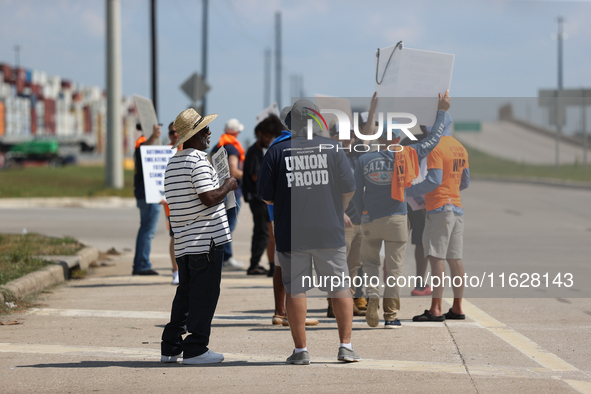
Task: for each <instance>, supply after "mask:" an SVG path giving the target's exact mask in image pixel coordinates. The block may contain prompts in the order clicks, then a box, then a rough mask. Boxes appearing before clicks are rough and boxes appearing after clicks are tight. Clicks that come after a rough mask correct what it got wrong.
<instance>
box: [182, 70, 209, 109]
mask: <svg viewBox="0 0 591 394" xmlns="http://www.w3.org/2000/svg"><path fill="white" fill-rule="evenodd" d="M209 89H211V87H210V86H209V85H208V84H207V82H205V80H204V79H203V77H202V76H201V74H198V73H193V75H191V76H190V77H189V79H187V80H186V81H185V82H183V84H182V85H181V90H182V91H183V92H185V93H186V94H187V96H189V98H190V99H191V100H192V101H193V102H196V101H199V100H201V99H202V98H203V97H204V96H205V94H206V93H207V92H208V91H209Z"/></svg>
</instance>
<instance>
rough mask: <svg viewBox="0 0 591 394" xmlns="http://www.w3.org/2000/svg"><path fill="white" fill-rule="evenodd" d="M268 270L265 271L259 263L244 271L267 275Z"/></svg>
mask: <svg viewBox="0 0 591 394" xmlns="http://www.w3.org/2000/svg"><path fill="white" fill-rule="evenodd" d="M268 272H269V271H267V270H266V269H264V268H263V267H261V266H260V265H257V266H256V267H253V268H249V269H248V270H247V271H246V275H267V273H268Z"/></svg>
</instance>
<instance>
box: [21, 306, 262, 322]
mask: <svg viewBox="0 0 591 394" xmlns="http://www.w3.org/2000/svg"><path fill="white" fill-rule="evenodd" d="M28 314H29V315H37V316H62V317H103V318H104V317H113V318H131V319H162V320H168V319H170V312H160V311H113V310H97V309H52V308H31V309H29V311H28ZM213 319H214V320H237V321H248V320H250V321H257V322H258V321H262V320H267V319H268V317H266V316H258V315H222V314H220V315H215V316H214V317H213Z"/></svg>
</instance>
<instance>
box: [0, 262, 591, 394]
mask: <svg viewBox="0 0 591 394" xmlns="http://www.w3.org/2000/svg"><path fill="white" fill-rule="evenodd" d="M132 257H133V256H131V255H130V254H127V255H123V256H120V257H118V258H116V259H114V260H112V261H109V262H108V263H109V264H113V266H109V267H101V268H97V269H96V270H95V272H94V275H93V276H91V277H89V278H87V279H84V280H78V281H70V282H69V283H67V284H66V285H64V286H61V287H58V288H55V289H53V290H52V291H51V292H50V293H45V294H43V295H42V299H41V300H40V305H39V306H38V307H37V308H34V309H31V310H29V311H28V312H26V313H24V314H13V315H11V316H5V317H3V318H2V321H8V320H14V319H16V320H18V321H20V322H22V324H20V325H12V326H3V327H1V328H0V353H2V357H0V371H2V377H3V378H2V387H4V388H6V389H7V390H8V391H9V392H55V391H64V392H89V391H103V392H115V391H117V392H122V391H124V392H167V391H169V390H171V388H172V387H174V390H175V391H179V390H184V389H193V390H196V391H197V392H235V391H237V390H238V391H240V392H277V391H282V390H285V391H286V392H294V391H304V390H306V391H308V390H310V391H313V392H354V391H360V392H368V391H376V392H379V391H391V390H392V389H393V388H394V389H395V390H396V391H403V392H418V391H422V392H429V391H432V392H480V393H484V392H509V391H511V392H537V393H539V392H563V391H564V392H569V391H572V392H576V391H575V389H578V391H580V392H589V391H588V390H590V389H591V383H590V382H591V379H590V378H589V359H587V360H581V359H580V358H579V359H577V360H576V361H577V362H574V363H572V364H571V363H569V362H567V361H565V359H562V358H560V356H561V355H562V353H560V352H557V353H556V354H553V353H550V352H548V351H547V349H543V348H541V347H539V346H538V345H537V344H536V343H534V342H532V340H531V339H529V338H527V337H525V336H524V335H523V334H521V333H519V332H518V331H517V330H515V329H513V328H512V327H511V325H505V324H504V323H502V322H501V320H497V319H502V318H503V316H502V312H500V311H499V310H498V303H499V301H501V302H502V300H494V301H492V302H491V301H485V300H480V302H478V303H477V302H473V303H472V304H471V303H467V304H466V314H467V315H468V316H472V319H468V321H466V322H447V323H423V324H419V323H412V322H411V321H410V319H411V318H412V315H413V314H414V313H415V312H418V311H420V310H422V309H423V308H425V307H426V306H427V305H428V299H425V298H419V299H417V298H412V299H409V298H405V299H403V300H402V316H401V317H402V321H403V327H402V328H401V329H398V330H384V329H383V328H382V325H380V327H379V328H375V329H371V328H369V327H368V326H367V325H366V324H365V321H364V320H363V318H355V323H354V333H353V344H354V346H355V349H356V350H357V351H358V352H359V353H360V354H361V355H362V357H363V358H364V361H362V362H360V363H354V364H342V363H339V362H337V360H336V353H337V348H338V337H337V332H336V324H335V322H334V320H333V319H328V318H326V317H325V313H326V310H325V305H326V301H325V300H324V299H318V298H314V299H310V300H309V302H308V308H309V310H310V313H309V316H311V317H315V318H318V319H319V320H320V321H321V324H320V325H318V326H316V327H311V328H309V329H308V348H309V350H310V353H311V357H312V364H311V365H310V366H289V365H285V364H284V360H285V358H286V357H287V356H288V355H289V354H290V353H291V350H292V342H291V337H290V333H289V329H288V328H286V327H281V326H280V327H276V326H272V325H271V324H270V323H271V316H272V314H273V304H272V297H271V295H272V284H271V279H269V278H266V277H247V276H246V275H245V274H244V272H243V271H240V272H226V273H224V277H223V280H222V293H221V298H220V302H219V305H218V308H217V312H216V317H215V319H214V322H213V329H212V337H211V344H210V347H211V348H212V350H214V351H217V352H223V353H224V354H225V356H226V361H224V363H222V364H220V365H215V366H201V367H192V366H183V365H181V364H178V365H169V364H161V363H159V354H160V353H159V344H160V335H161V333H162V329H163V326H164V325H165V324H166V323H167V322H168V315H169V309H170V304H171V301H172V297H173V295H174V290H175V287H174V286H171V285H170V281H171V276H170V275H169V268H168V256H167V255H166V254H162V253H160V254H155V255H153V257H154V264H155V266H156V268H157V269H158V271H159V272H160V273H161V274H162V275H161V276H158V277H134V276H130V275H129V271H130V270H131V260H132ZM579 301H580V302H575V303H574V305H573V304H571V305H572V307H573V309H576V308H579V307H583V305H584V304H585V302H586V300H579ZM513 302H515V303H521V304H523V305H522V307H525V306H526V305H527V308H536V309H537V308H543V307H548V305H544V304H545V303H546V301H545V300H519V301H513ZM476 305H478V306H476ZM489 308H490V309H492V310H494V311H495V312H497V313H493V314H488V313H487V312H484V310H487V309H489ZM554 309H555V310H550V311H548V313H549V315H550V316H552V315H557V314H562V315H564V310H563V308H562V305H559V304H558V303H556V304H555V305H554ZM493 316H494V317H493ZM540 323H542V324H543V322H540ZM382 324H383V323H382ZM574 325H576V323H574ZM571 328H573V329H575V330H576V327H572V326H571ZM555 334H556V333H554V334H551V335H555ZM585 335H586V334H585ZM581 339H582V338H581ZM555 340H559V339H558V338H556V339H555ZM581 344H582V343H581ZM567 355H568V356H569V357H570V356H572V355H571V354H567Z"/></svg>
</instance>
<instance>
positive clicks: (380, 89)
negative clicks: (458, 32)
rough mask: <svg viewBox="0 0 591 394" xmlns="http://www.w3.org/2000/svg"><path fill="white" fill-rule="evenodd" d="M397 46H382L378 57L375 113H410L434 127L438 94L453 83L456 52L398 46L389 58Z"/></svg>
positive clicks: (424, 123) (419, 120) (423, 123)
mask: <svg viewBox="0 0 591 394" xmlns="http://www.w3.org/2000/svg"><path fill="white" fill-rule="evenodd" d="M395 47H396V46H395V45H393V46H391V47H387V48H382V49H380V50H379V52H378V53H379V56H377V57H376V66H377V67H376V92H377V97H378V98H379V99H378V105H377V108H376V112H384V113H386V112H409V113H412V114H413V115H415V116H416V117H417V120H418V122H419V124H422V125H426V126H431V125H433V123H435V117H436V114H437V103H438V97H439V96H438V94H439V93H441V95H444V94H445V91H446V90H448V89H449V88H450V86H451V75H452V71H453V65H454V55H452V54H448V53H440V52H430V51H421V50H418V49H410V48H402V49H400V48H397V49H396V51H395V52H394V54H393V56H392V57H391V58H390V55H392V52H393V51H394V48H395ZM388 59H390V62H389V63H388ZM386 66H387V67H386ZM386 97H394V98H397V99H385V98H386Z"/></svg>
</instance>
